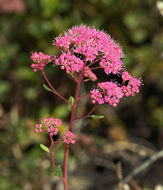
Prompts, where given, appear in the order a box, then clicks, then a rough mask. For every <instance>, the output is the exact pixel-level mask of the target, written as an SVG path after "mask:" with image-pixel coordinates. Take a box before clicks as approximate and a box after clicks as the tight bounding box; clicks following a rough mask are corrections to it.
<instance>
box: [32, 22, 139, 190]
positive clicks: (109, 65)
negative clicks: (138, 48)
mask: <svg viewBox="0 0 163 190" xmlns="http://www.w3.org/2000/svg"><path fill="white" fill-rule="evenodd" d="M54 45H55V46H56V47H57V48H58V49H60V50H61V51H60V54H59V55H57V56H55V55H52V56H49V55H45V54H43V53H42V52H39V53H37V52H35V53H32V56H31V59H32V61H33V64H32V65H31V67H32V68H33V70H34V71H35V72H36V71H37V70H40V71H41V73H42V75H43V77H44V79H45V80H46V82H47V84H48V86H46V85H44V88H45V89H46V90H47V91H50V92H53V93H54V94H55V95H57V96H58V97H59V98H60V99H62V100H63V101H64V102H65V103H66V104H67V105H68V106H69V108H70V110H71V117H70V124H69V128H68V130H67V131H68V132H66V133H65V134H64V135H63V136H62V137H61V139H59V140H54V138H53V136H54V135H57V134H58V133H59V129H60V125H61V124H62V121H61V120H60V119H57V118H56V119H54V118H43V119H42V120H41V123H39V124H37V125H36V127H35V131H36V132H40V133H41V132H44V133H46V134H48V135H49V137H50V140H51V147H50V149H48V148H47V147H46V146H44V145H40V146H41V148H42V149H43V150H45V151H47V152H49V153H50V159H51V162H52V165H53V168H54V170H55V175H56V174H57V176H60V177H61V180H62V181H63V183H64V189H65V190H68V179H67V161H68V152H69V148H70V145H71V144H75V142H76V141H75V134H74V133H72V131H73V127H74V121H75V120H80V119H85V118H88V117H92V118H94V119H97V118H103V116H101V115H100V116H96V115H91V114H92V113H93V112H94V111H95V109H96V107H97V105H98V104H104V103H108V104H109V105H112V106H113V107H117V104H118V103H119V102H120V99H121V98H123V97H124V96H126V97H127V96H130V95H131V96H133V95H135V93H138V92H139V88H140V86H141V84H142V82H141V80H140V79H137V78H135V77H132V76H131V75H130V74H129V73H128V72H127V70H126V69H125V66H124V65H123V62H122V58H123V57H124V54H123V52H122V49H121V48H120V46H119V45H118V44H117V43H116V42H115V41H114V40H113V39H111V37H110V35H109V34H106V33H105V32H104V31H100V30H96V29H95V28H94V27H88V26H85V25H80V26H75V27H73V28H71V29H69V30H68V31H67V32H65V33H64V34H62V35H60V36H59V37H57V38H56V39H55V40H54ZM50 62H53V63H54V65H55V66H56V67H60V69H61V70H65V71H66V73H67V74H69V75H71V76H72V77H73V78H74V80H75V82H76V89H75V93H74V97H72V96H70V98H69V99H66V98H65V97H64V96H63V95H62V94H60V92H58V91H57V89H55V87H54V86H53V84H51V82H50V81H49V80H48V77H47V76H46V72H45V71H44V69H45V67H46V66H47V64H48V63H50ZM105 78H107V79H105ZM83 82H90V84H92V83H94V84H93V87H92V88H91V90H90V93H89V94H84V95H82V96H80V95H79V92H80V90H81V84H82V83H83ZM89 86H90V85H89ZM86 97H90V98H91V99H92V104H95V106H93V108H92V110H91V111H90V112H89V113H88V114H86V115H84V116H82V117H76V115H77V113H76V111H77V110H76V108H77V107H78V105H79V101H80V100H81V98H86ZM60 142H62V143H63V142H64V144H65V153H64V163H63V167H61V166H60V165H58V166H57V165H56V164H55V160H54V158H53V150H54V148H55V146H54V145H55V144H56V143H60ZM58 168H59V169H58ZM61 168H63V175H62V174H61V173H62V172H60V171H59V170H61Z"/></svg>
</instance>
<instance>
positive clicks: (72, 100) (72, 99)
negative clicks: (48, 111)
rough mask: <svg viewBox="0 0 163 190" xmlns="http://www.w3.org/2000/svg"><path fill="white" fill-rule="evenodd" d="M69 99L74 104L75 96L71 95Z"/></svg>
mask: <svg viewBox="0 0 163 190" xmlns="http://www.w3.org/2000/svg"><path fill="white" fill-rule="evenodd" d="M68 101H69V102H70V103H71V104H72V105H73V104H74V98H73V97H72V96H70V97H69V99H68Z"/></svg>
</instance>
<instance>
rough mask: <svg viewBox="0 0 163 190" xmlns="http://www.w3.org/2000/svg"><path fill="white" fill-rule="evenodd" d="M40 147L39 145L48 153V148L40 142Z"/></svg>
mask: <svg viewBox="0 0 163 190" xmlns="http://www.w3.org/2000/svg"><path fill="white" fill-rule="evenodd" d="M40 147H41V149H42V150H44V151H45V152H48V153H49V152H50V151H49V149H48V147H46V146H45V145H43V144H40Z"/></svg>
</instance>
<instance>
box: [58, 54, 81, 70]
mask: <svg viewBox="0 0 163 190" xmlns="http://www.w3.org/2000/svg"><path fill="white" fill-rule="evenodd" d="M55 64H56V65H61V69H64V68H66V72H67V73H71V74H73V73H74V72H77V73H78V72H79V71H80V70H81V69H82V68H83V65H84V62H83V61H82V60H81V59H80V58H78V57H76V56H75V55H73V54H71V53H70V52H67V53H62V54H61V55H60V56H59V57H58V59H56V60H55Z"/></svg>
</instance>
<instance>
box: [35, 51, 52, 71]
mask: <svg viewBox="0 0 163 190" xmlns="http://www.w3.org/2000/svg"><path fill="white" fill-rule="evenodd" d="M31 59H32V61H33V63H32V64H31V67H32V68H33V70H34V72H36V71H37V70H41V71H43V70H44V67H45V66H46V65H47V64H48V63H49V62H51V61H52V58H51V56H49V55H45V54H43V53H42V52H39V53H37V52H35V53H32V55H31Z"/></svg>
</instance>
